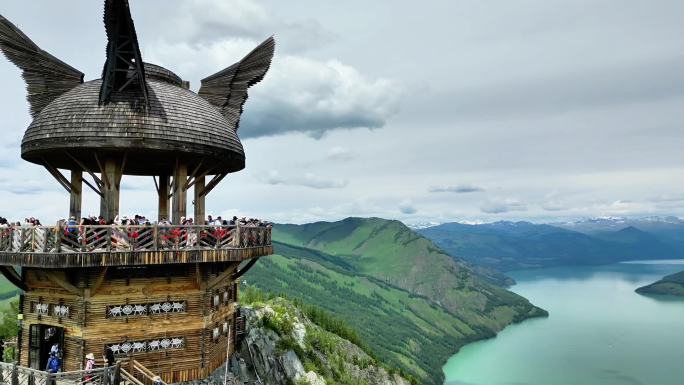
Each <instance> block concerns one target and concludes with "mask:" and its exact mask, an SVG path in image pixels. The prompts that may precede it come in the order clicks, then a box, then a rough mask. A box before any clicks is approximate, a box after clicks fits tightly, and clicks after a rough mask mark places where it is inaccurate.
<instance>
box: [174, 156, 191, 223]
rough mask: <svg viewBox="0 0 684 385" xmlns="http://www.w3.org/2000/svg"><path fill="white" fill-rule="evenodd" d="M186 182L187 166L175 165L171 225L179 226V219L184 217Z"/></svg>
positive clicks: (186, 205)
mask: <svg viewBox="0 0 684 385" xmlns="http://www.w3.org/2000/svg"><path fill="white" fill-rule="evenodd" d="M187 182H188V166H187V165H186V164H184V163H182V162H181V163H177V164H176V167H175V170H174V171H173V199H172V201H173V202H172V203H173V204H172V206H173V207H172V210H173V224H175V225H177V224H180V219H181V217H184V216H186V211H187V207H188V196H187V190H186V188H185V184H186V183H187Z"/></svg>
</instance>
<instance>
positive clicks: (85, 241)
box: [76, 226, 88, 252]
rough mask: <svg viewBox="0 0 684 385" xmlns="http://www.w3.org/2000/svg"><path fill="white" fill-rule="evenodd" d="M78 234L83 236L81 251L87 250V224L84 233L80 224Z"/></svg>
mask: <svg viewBox="0 0 684 385" xmlns="http://www.w3.org/2000/svg"><path fill="white" fill-rule="evenodd" d="M78 236H79V237H80V238H81V251H82V252H85V251H86V243H88V229H87V228H86V226H83V234H81V226H78ZM76 239H78V238H76Z"/></svg>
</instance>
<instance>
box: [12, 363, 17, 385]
mask: <svg viewBox="0 0 684 385" xmlns="http://www.w3.org/2000/svg"><path fill="white" fill-rule="evenodd" d="M12 385H19V368H17V363H16V362H15V363H13V364H12Z"/></svg>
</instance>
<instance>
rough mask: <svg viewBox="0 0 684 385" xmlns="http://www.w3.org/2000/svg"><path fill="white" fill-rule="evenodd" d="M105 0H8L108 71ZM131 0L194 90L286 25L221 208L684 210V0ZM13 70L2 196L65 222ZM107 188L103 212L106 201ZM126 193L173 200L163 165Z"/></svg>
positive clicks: (84, 67)
mask: <svg viewBox="0 0 684 385" xmlns="http://www.w3.org/2000/svg"><path fill="white" fill-rule="evenodd" d="M101 3H102V2H101V1H92V0H90V1H85V0H81V1H70V2H67V3H63V2H53V1H47V0H43V1H35V0H34V1H31V2H26V1H21V0H3V1H2V4H0V14H2V15H3V16H5V17H7V18H8V19H10V20H11V21H12V22H14V23H15V24H16V25H17V26H18V27H19V28H21V29H22V30H23V31H24V32H25V33H26V34H27V35H28V36H29V37H31V38H32V39H33V41H34V42H36V43H37V44H38V45H39V46H41V47H42V48H43V49H45V50H47V51H49V52H50V53H52V54H53V55H55V56H57V57H59V58H60V59H62V60H64V61H65V62H67V63H69V64H71V65H72V66H74V67H76V68H78V69H79V70H81V71H82V72H84V73H85V74H86V79H93V78H97V77H99V76H100V73H101V68H102V63H103V61H104V51H105V44H106V39H105V34H104V29H103V25H102V4H101ZM65 4H66V5H65ZM131 9H132V13H133V18H134V20H135V22H136V28H137V31H138V37H139V40H140V44H141V49H142V54H143V59H144V60H145V61H148V62H152V63H156V64H160V65H163V66H165V67H167V68H169V69H171V70H173V71H175V72H176V73H178V74H179V75H180V76H182V77H183V78H184V79H187V80H190V82H191V88H192V89H194V90H197V88H198V86H199V80H200V79H202V78H203V77H205V76H207V75H210V74H213V73H215V72H217V71H218V70H220V69H222V68H225V67H227V66H228V65H230V64H232V63H233V62H235V61H237V60H239V59H240V58H241V57H242V56H243V55H244V54H246V53H247V52H249V50H251V49H252V48H253V47H254V46H255V45H256V44H258V43H259V42H261V41H262V40H263V39H265V38H266V37H268V36H270V35H275V37H276V40H277V44H278V45H277V49H276V57H275V59H274V63H273V66H272V68H271V71H270V72H269V74H268V75H267V77H266V78H265V79H264V81H263V82H262V83H260V84H259V85H257V86H255V87H254V88H252V90H251V92H250V99H249V101H248V103H247V105H246V106H245V113H244V115H243V120H242V123H241V127H240V131H239V135H240V137H241V138H242V140H243V144H244V146H245V150H246V152H247V168H246V170H244V171H242V172H240V173H237V174H235V175H230V176H229V177H227V178H226V179H225V180H224V182H223V183H222V185H221V186H219V187H218V188H217V189H215V190H214V191H213V192H212V194H211V195H210V196H209V198H208V201H207V210H208V212H211V213H215V214H223V215H232V214H234V213H236V214H240V215H248V216H258V217H263V218H268V219H271V220H274V221H278V222H296V223H302V222H309V221H316V220H336V219H341V218H344V217H347V216H380V217H385V218H396V219H400V220H403V221H405V222H407V223H418V222H427V221H436V222H444V221H453V220H467V221H494V220H500V219H527V220H533V221H555V220H564V219H575V218H582V217H593V216H605V215H621V216H643V215H679V216H684V155H683V153H682V151H683V150H682V149H683V148H684V132H683V131H682V129H683V128H684V127H682V125H683V122H684V23H682V19H681V16H682V15H683V14H684V2H682V1H680V0H656V1H649V2H645V1H642V0H621V1H617V0H615V1H608V0H572V1H570V0H555V1H547V0H516V1H509V0H499V1H475V0H465V1H464V0H434V1H424V2H415V1H397V0H391V1H390V0H386V1H374V2H369V1H357V0H348V1H344V2H339V1H330V0H311V1H287V2H285V1H279V0H263V1H261V0H254V1H252V0H230V1H227V0H215V1H210V0H176V1H167V0H165V1H161V0H156V1H144V2H143V1H140V0H137V1H136V0H131ZM0 80H1V83H0V84H2V87H1V88H0V122H1V123H2V124H1V126H2V127H1V129H0V147H2V150H3V157H2V162H0V215H1V216H7V217H11V218H23V217H25V216H38V217H40V218H41V219H42V220H43V222H52V221H53V220H54V219H56V218H58V217H63V216H65V215H66V214H67V211H68V196H67V194H66V193H65V192H64V191H63V190H60V187H59V186H58V184H57V182H55V181H54V180H53V179H52V178H51V177H50V176H49V175H48V173H47V171H45V170H44V169H43V168H41V167H39V166H36V165H33V164H29V163H26V162H24V161H22V160H21V159H20V148H19V147H20V143H21V138H22V135H23V132H24V130H25V129H26V127H27V126H28V124H29V122H30V117H29V114H28V104H27V102H26V100H25V91H24V84H23V81H22V79H21V77H20V72H19V70H18V69H17V68H15V67H14V66H13V65H12V64H11V63H9V62H8V61H7V60H4V58H3V59H0ZM89 193H90V194H89V195H86V200H85V203H84V214H88V213H92V214H97V211H98V209H99V204H98V202H97V201H96V196H95V194H94V193H92V192H89ZM86 194H88V193H86ZM121 196H122V204H121V210H122V212H123V213H130V214H132V213H144V214H147V215H150V216H155V214H154V210H155V208H156V203H155V199H156V194H155V192H154V184H153V182H152V179H151V178H124V186H123V191H122V195H121ZM190 209H191V208H190Z"/></svg>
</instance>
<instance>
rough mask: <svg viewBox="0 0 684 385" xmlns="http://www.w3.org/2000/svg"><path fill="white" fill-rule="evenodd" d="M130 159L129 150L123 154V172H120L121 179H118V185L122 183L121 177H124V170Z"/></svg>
mask: <svg viewBox="0 0 684 385" xmlns="http://www.w3.org/2000/svg"><path fill="white" fill-rule="evenodd" d="M127 160H128V151H125V152H124V154H123V160H122V161H121V173H120V174H119V179H118V180H117V181H116V187H119V186H120V185H121V178H123V174H124V170H125V169H126V161H127Z"/></svg>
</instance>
